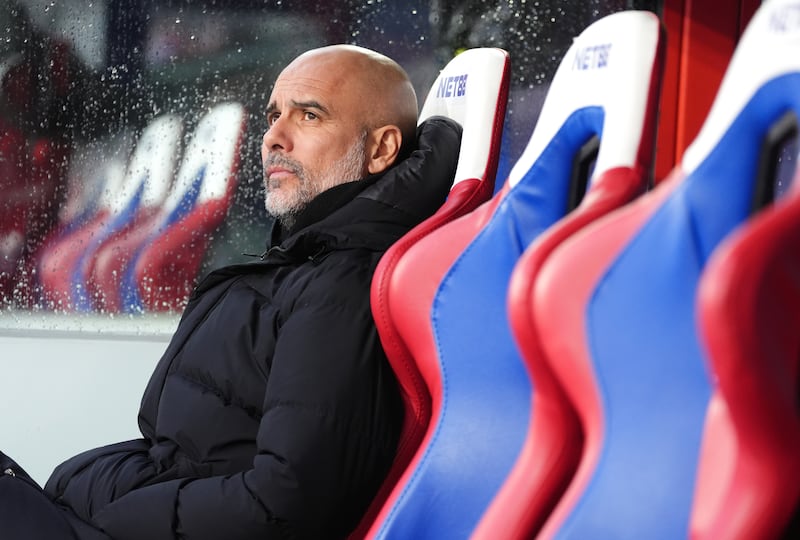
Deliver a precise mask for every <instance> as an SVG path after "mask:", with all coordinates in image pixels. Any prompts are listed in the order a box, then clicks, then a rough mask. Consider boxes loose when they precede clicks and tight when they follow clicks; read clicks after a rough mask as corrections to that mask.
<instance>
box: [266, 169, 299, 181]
mask: <svg viewBox="0 0 800 540" xmlns="http://www.w3.org/2000/svg"><path fill="white" fill-rule="evenodd" d="M289 175H293V176H296V173H295V171H294V170H292V169H289V168H286V167H278V166H276V167H268V168H267V180H278V179H280V178H284V177H286V176H289Z"/></svg>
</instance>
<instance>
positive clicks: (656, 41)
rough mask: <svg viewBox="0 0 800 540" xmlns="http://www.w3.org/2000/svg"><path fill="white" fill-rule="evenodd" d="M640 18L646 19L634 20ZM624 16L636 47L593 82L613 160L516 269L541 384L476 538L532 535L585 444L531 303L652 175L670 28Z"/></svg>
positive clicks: (515, 309) (530, 361)
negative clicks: (576, 241)
mask: <svg viewBox="0 0 800 540" xmlns="http://www.w3.org/2000/svg"><path fill="white" fill-rule="evenodd" d="M634 18H639V19H641V22H639V23H634V22H631V21H632V20H633V19H634ZM618 23H619V24H620V25H625V26H628V25H631V26H636V27H637V33H636V34H635V35H634V34H628V36H629V39H630V40H631V42H632V43H635V46H632V47H630V50H631V51H632V53H633V54H632V55H631V57H630V58H628V59H626V60H627V61H626V62H623V63H621V64H618V65H616V66H615V72H614V77H606V78H603V79H602V80H601V81H599V82H600V83H606V84H608V85H609V86H608V87H606V88H605V89H603V90H601V89H600V87H599V86H596V88H595V92H598V93H600V94H602V93H603V92H606V95H614V98H613V99H612V100H611V101H610V102H609V103H607V104H606V105H605V109H606V120H605V122H604V126H603V132H604V138H605V140H604V143H603V146H602V150H601V151H602V152H603V154H602V155H598V158H597V159H598V162H601V163H604V162H610V163H614V164H615V165H614V166H603V165H601V169H602V172H598V174H595V175H594V176H593V177H592V178H591V180H590V184H589V186H588V188H587V190H586V194H585V196H584V198H583V199H582V200H581V202H580V203H579V205H578V207H577V208H575V210H574V211H572V212H570V213H569V214H567V215H566V216H565V217H564V218H563V219H561V220H559V221H558V222H556V223H555V224H554V225H553V226H552V227H550V228H549V229H547V230H546V231H544V232H543V233H542V234H541V236H539V237H538V238H536V240H535V241H534V242H533V243H532V244H531V245H530V246H529V247H528V248H527V249H526V250H525V252H524V253H523V255H522V256H521V257H520V260H519V262H518V263H517V264H516V266H515V267H514V271H513V273H512V275H511V282H510V286H509V292H508V312H509V323H510V325H511V330H512V333H513V336H514V339H515V341H516V343H517V345H518V347H519V350H520V353H521V356H522V360H523V361H524V363H525V366H526V368H527V371H528V374H529V376H530V378H531V380H532V381H533V386H534V388H535V391H534V393H533V403H532V405H531V417H530V420H529V424H528V431H527V435H526V437H525V442H524V444H523V446H522V450H521V451H520V455H519V457H518V459H517V461H516V463H515V465H514V467H513V469H512V470H511V472H510V473H509V475H508V477H507V478H506V481H505V482H504V484H503V487H502V488H501V490H500V491H499V493H498V494H497V496H496V497H495V498H494V500H493V502H492V505H491V506H490V508H489V510H488V511H487V512H486V514H485V515H484V516H483V518H482V519H481V522H480V525H479V527H478V529H477V530H476V532H475V534H474V535H473V538H474V539H479V538H485V539H487V540H488V539H493V538H505V539H512V538H519V539H524V538H531V537H533V536H534V535H535V534H536V532H537V531H538V529H539V528H540V527H541V525H542V524H543V523H544V520H545V518H546V517H547V516H548V515H549V513H550V512H551V511H552V509H553V507H554V506H555V504H556V502H557V501H558V499H559V498H560V496H561V495H562V494H563V492H564V489H566V486H567V485H568V483H569V480H570V479H571V478H572V475H573V474H574V472H575V468H576V466H577V463H578V458H579V456H580V451H581V449H582V433H581V430H580V426H579V423H578V420H577V416H576V415H575V412H574V411H573V409H572V407H571V405H570V404H569V402H568V400H567V399H566V396H565V394H564V391H563V389H562V388H561V387H560V386H559V384H558V381H557V380H556V379H555V378H554V376H553V374H552V373H551V371H550V369H549V367H548V364H547V362H546V361H545V360H543V359H542V351H541V340H542V338H543V336H540V335H539V334H537V332H536V327H535V325H534V324H533V321H532V320H531V316H530V315H531V313H530V309H529V306H530V302H531V300H530V295H531V293H532V291H533V287H532V284H533V283H535V281H536V278H537V273H538V271H539V269H540V268H541V266H542V263H543V262H544V261H545V260H546V259H547V257H548V256H549V255H550V253H552V251H553V250H554V249H555V248H556V247H557V246H558V245H559V244H561V242H563V241H564V240H565V239H567V238H568V237H569V236H571V235H572V234H574V233H575V231H577V230H579V229H581V228H583V227H584V226H586V225H587V224H588V223H591V222H592V221H594V220H596V219H598V218H599V217H601V216H603V215H605V214H607V213H608V212H610V211H612V210H614V209H616V208H619V207H621V206H623V205H625V204H627V203H628V202H630V201H631V200H633V199H634V198H635V197H637V196H639V195H641V194H642V193H643V192H644V191H645V189H646V188H647V186H648V183H649V182H650V180H651V171H652V168H653V156H654V151H655V135H656V129H655V122H656V117H657V112H658V103H659V91H660V88H661V75H662V72H663V54H664V49H665V43H664V35H663V32H662V31H660V24H659V22H658V20H657V18H656V17H655V15H650V14H645V13H638V14H631V15H626V16H625V17H624V18H623V17H620V18H619V19H618ZM648 77H649V79H648ZM614 89H616V90H614ZM620 89H624V91H621V90H620ZM551 91H552V90H551ZM614 92H616V94H614ZM631 104H635V106H632V105H631ZM614 109H617V110H616V111H615V110H614ZM610 130H613V133H612V132H611V131H610ZM615 134H616V135H615ZM612 141H614V142H613V143H612Z"/></svg>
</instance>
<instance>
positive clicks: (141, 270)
mask: <svg viewBox="0 0 800 540" xmlns="http://www.w3.org/2000/svg"><path fill="white" fill-rule="evenodd" d="M244 128H245V110H244V107H243V106H242V105H241V104H239V103H234V102H229V103H222V104H218V105H215V106H213V107H212V108H211V109H210V110H209V111H208V112H207V113H205V115H203V117H202V118H201V119H200V122H199V123H198V124H197V127H196V128H195V130H194V133H193V135H192V140H191V142H190V143H189V145H188V146H187V148H186V151H185V153H184V158H183V161H182V162H181V166H180V169H179V171H178V176H177V178H176V180H175V183H174V186H173V189H172V191H171V192H170V193H169V195H168V196H167V199H166V201H165V202H164V204H163V205H162V206H161V208H160V209H159V211H158V213H157V214H156V216H155V218H154V219H153V220H151V221H148V224H147V225H146V226H143V227H139V228H137V229H136V231H135V233H134V234H131V235H128V236H127V237H126V240H125V241H124V243H123V244H118V246H119V248H120V253H124V255H123V256H125V257H127V258H128V259H129V260H130V263H129V265H128V267H127V269H126V270H125V272H124V273H123V275H122V283H121V286H120V293H119V294H120V297H121V300H120V302H121V304H120V305H121V307H122V309H123V310H124V311H128V312H141V311H179V310H180V309H181V308H182V307H183V306H184V305H185V303H186V301H187V300H188V297H189V295H190V293H191V291H192V289H193V288H194V285H195V281H196V280H197V277H198V276H197V274H198V272H199V269H200V264H201V263H202V261H203V259H204V257H205V254H206V248H207V246H208V243H209V241H210V239H211V236H212V235H213V233H214V231H215V230H216V229H217V227H219V225H220V224H221V223H222V221H223V220H224V219H225V216H226V215H227V212H228V209H229V207H230V205H231V201H232V198H233V193H234V190H235V187H236V175H237V172H238V167H239V159H240V149H241V145H242V139H243V137H244Z"/></svg>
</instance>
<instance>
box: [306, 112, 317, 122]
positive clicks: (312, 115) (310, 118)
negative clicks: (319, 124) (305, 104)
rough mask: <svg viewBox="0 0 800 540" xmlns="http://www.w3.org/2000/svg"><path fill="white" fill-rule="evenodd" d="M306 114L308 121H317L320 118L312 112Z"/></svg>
mask: <svg viewBox="0 0 800 540" xmlns="http://www.w3.org/2000/svg"><path fill="white" fill-rule="evenodd" d="M304 114H305V118H306V120H316V119H317V118H319V117H318V116H317V115H316V114H314V113H313V112H311V111H306V112H305V113H304Z"/></svg>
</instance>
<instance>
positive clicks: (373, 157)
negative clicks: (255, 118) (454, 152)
mask: <svg viewBox="0 0 800 540" xmlns="http://www.w3.org/2000/svg"><path fill="white" fill-rule="evenodd" d="M267 122H268V125H269V128H268V129H267V132H266V133H265V134H264V139H263V143H262V146H261V159H262V162H263V165H264V186H265V189H266V201H265V202H266V207H267V211H268V212H269V213H270V214H272V215H273V216H274V217H276V218H278V219H280V220H282V221H284V222H291V220H292V218H293V216H294V215H295V214H296V213H297V212H298V211H299V210H300V209H302V208H303V207H304V206H305V205H306V204H308V202H309V201H310V200H311V199H313V198H314V197H316V196H317V195H318V194H320V193H321V192H323V191H325V190H326V189H329V188H331V187H333V186H335V185H338V184H342V183H345V182H351V181H354V180H358V179H360V178H363V177H364V176H366V175H368V174H376V173H380V172H382V171H384V170H386V169H387V168H388V167H390V166H391V165H392V164H393V163H394V162H395V161H396V160H397V158H398V156H399V155H401V148H403V147H404V146H405V145H409V144H411V142H412V141H413V139H414V134H415V129H416V123H417V98H416V95H415V93H414V88H413V86H412V85H411V82H410V81H409V79H408V75H407V74H406V72H405V71H404V70H403V69H402V68H401V67H400V66H399V65H398V64H397V63H396V62H394V61H393V60H391V59H389V58H387V57H385V56H383V55H381V54H378V53H376V52H374V51H371V50H369V49H364V48H361V47H355V46H352V45H332V46H328V47H322V48H319V49H314V50H311V51H308V52H306V53H304V54H302V55H300V56H299V57H297V58H296V59H295V60H294V61H292V63H290V64H289V65H288V66H287V67H286V68H285V69H284V70H283V71H282V72H281V74H280V75H279V76H278V79H277V80H276V81H275V86H274V88H273V90H272V95H271V96H270V98H269V104H268V106H267Z"/></svg>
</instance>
